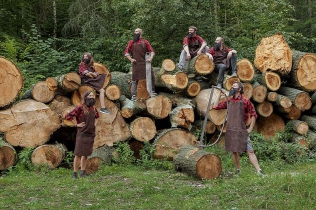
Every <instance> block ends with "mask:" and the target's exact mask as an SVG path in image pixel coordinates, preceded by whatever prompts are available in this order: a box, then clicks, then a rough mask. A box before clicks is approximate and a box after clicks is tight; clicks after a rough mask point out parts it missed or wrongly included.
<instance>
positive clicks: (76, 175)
mask: <svg viewBox="0 0 316 210" xmlns="http://www.w3.org/2000/svg"><path fill="white" fill-rule="evenodd" d="M72 179H73V180H75V179H78V174H77V172H74V173H73V174H72Z"/></svg>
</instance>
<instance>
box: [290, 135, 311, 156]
mask: <svg viewBox="0 0 316 210" xmlns="http://www.w3.org/2000/svg"><path fill="white" fill-rule="evenodd" d="M290 141H291V142H293V143H296V144H298V145H300V146H301V147H305V148H307V149H308V148H309V143H308V142H307V141H306V138H305V137H304V136H302V135H299V134H298V133H295V132H292V138H291V139H290ZM299 152H300V151H299Z"/></svg>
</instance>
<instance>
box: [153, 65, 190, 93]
mask: <svg viewBox="0 0 316 210" xmlns="http://www.w3.org/2000/svg"><path fill="white" fill-rule="evenodd" d="M188 82H189V78H188V75H187V74H186V73H185V72H181V71H177V72H175V73H172V74H171V73H168V72H166V71H164V69H160V70H159V71H157V70H155V84H156V87H163V88H167V89H168V90H170V91H172V92H181V91H182V90H184V89H185V88H186V87H187V86H188Z"/></svg>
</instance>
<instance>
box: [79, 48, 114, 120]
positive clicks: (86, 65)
mask: <svg viewBox="0 0 316 210" xmlns="http://www.w3.org/2000/svg"><path fill="white" fill-rule="evenodd" d="M93 63H94V61H93V57H92V55H91V53H89V52H86V53H84V54H83V56H82V58H81V62H80V64H79V75H80V77H81V84H83V85H84V84H86V85H89V86H91V87H93V88H94V89H95V90H97V91H99V93H100V95H99V99H100V104H101V109H100V112H101V113H103V114H110V112H109V111H108V110H107V109H106V108H105V105H104V92H105V90H104V88H103V85H104V81H105V78H106V76H107V75H106V74H98V72H96V71H95V68H94V66H93Z"/></svg>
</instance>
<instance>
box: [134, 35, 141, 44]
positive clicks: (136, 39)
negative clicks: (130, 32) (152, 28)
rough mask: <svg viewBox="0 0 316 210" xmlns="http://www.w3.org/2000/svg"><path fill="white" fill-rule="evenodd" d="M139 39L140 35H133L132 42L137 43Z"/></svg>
mask: <svg viewBox="0 0 316 210" xmlns="http://www.w3.org/2000/svg"><path fill="white" fill-rule="evenodd" d="M139 38H140V34H139V33H138V34H134V37H133V41H134V42H137V41H138V40H139Z"/></svg>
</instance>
